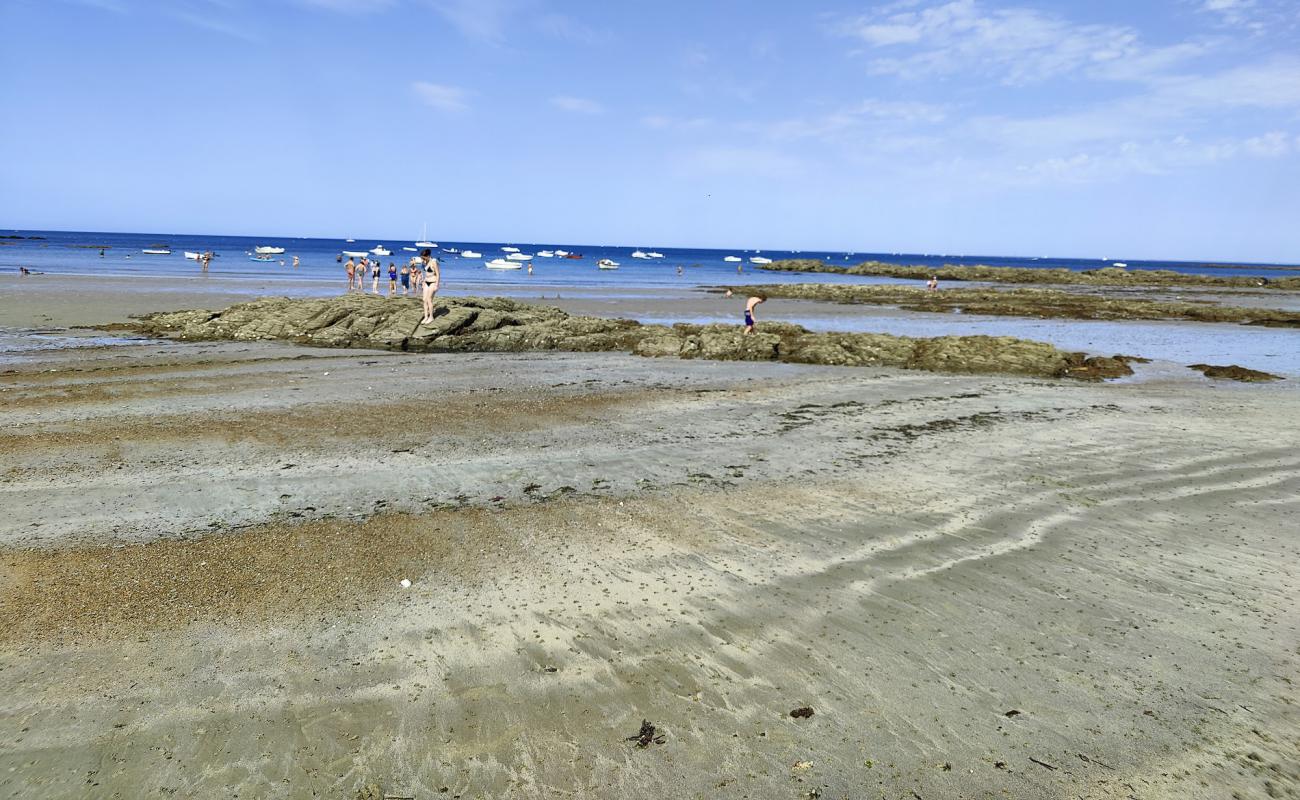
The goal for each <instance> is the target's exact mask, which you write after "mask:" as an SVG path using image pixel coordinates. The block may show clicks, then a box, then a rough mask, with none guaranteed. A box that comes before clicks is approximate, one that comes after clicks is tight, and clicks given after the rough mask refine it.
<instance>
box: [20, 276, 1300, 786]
mask: <svg viewBox="0 0 1300 800" xmlns="http://www.w3.org/2000/svg"><path fill="white" fill-rule="evenodd" d="M6 281H9V279H7V278H6ZM16 286H20V287H21V291H18V290H17V289H15V290H13V291H11V289H14V287H16ZM36 287H39V288H36ZM51 287H54V288H53V289H52V288H51ZM90 289H93V284H92V285H91V286H86V285H84V282H83V284H82V285H80V286H78V285H76V282H73V281H68V282H64V283H58V282H55V281H46V282H44V283H37V282H36V281H31V282H27V283H21V284H19V283H18V282H16V281H15V282H13V283H10V282H6V283H5V284H4V290H5V291H4V292H3V294H2V295H0V326H9V327H15V328H20V327H27V328H41V329H46V330H50V331H54V332H56V333H58V334H59V335H69V336H74V337H77V336H82V337H90V336H97V335H101V334H97V333H96V332H94V331H77V330H65V329H66V328H68V326H72V325H94V324H105V323H112V322H120V321H124V320H125V318H126V317H127V315H129V314H135V313H144V312H148V311H157V310H162V309H180V308H196V307H197V308H212V309H217V308H221V307H224V306H225V305H228V304H229V303H231V302H236V301H239V300H246V299H249V297H250V294H248V293H247V292H245V291H233V290H232V291H226V290H225V289H222V290H218V291H213V290H210V289H202V288H196V287H195V286H194V285H193V284H186V285H185V286H179V287H165V288H164V289H160V290H158V291H156V292H143V291H141V292H121V293H112V292H110V293H106V294H104V295H103V296H97V297H93V298H92V295H91V292H90V291H89V290H90ZM570 302H574V303H577V302H579V301H578V300H572V301H570ZM600 302H606V301H603V300H602V301H600ZM623 302H625V303H635V302H638V301H637V300H636V299H635V298H628V299H626V300H624V301H623ZM693 302H699V303H702V304H703V303H708V302H712V300H711V299H709V298H702V299H698V300H696V301H693ZM826 305H827V306H828V307H832V304H826ZM671 307H672V306H671V304H661V305H660V306H659V311H662V313H669V310H668V309H669V308H671ZM833 308H834V309H835V311H834V313H838V314H843V315H846V316H847V315H849V314H851V313H854V310H853V309H851V308H849V307H845V306H833ZM568 310H574V309H572V308H570V309H568ZM581 310H583V311H585V312H587V313H592V310H591V309H590V308H584V309H581ZM652 310H653V309H652ZM88 344H89V345H90V346H85V347H78V348H66V347H60V348H55V349H49V350H43V351H36V352H32V353H26V354H24V355H23V357H22V358H20V359H14V360H12V361H11V362H10V363H6V364H4V365H0V394H2V395H3V397H4V399H5V404H4V411H3V416H0V438H2V439H3V442H2V443H0V475H2V476H3V480H2V482H0V497H3V508H4V510H5V514H4V518H3V521H2V522H0V731H3V732H4V735H3V736H2V737H0V795H2V796H6V797H37V796H39V797H95V798H101V797H103V798H107V797H120V798H136V797H236V796H238V797H295V798H296V797H343V798H349V800H350V799H351V798H356V797H361V798H366V799H367V800H382V798H385V797H388V798H437V797H461V798H476V797H484V798H502V797H507V798H533V797H576V798H588V797H590V798H606V797H627V798H641V797H644V798H654V797H710V798H746V797H748V798H782V797H784V798H794V799H798V798H815V797H821V798H861V797H882V798H898V797H902V798H912V797H917V798H924V799H925V800H933V799H934V798H967V797H1014V798H1077V797H1084V798H1131V797H1137V798H1143V799H1144V800H1145V799H1146V798H1207V800H1208V798H1224V797H1239V798H1265V797H1295V796H1300V757H1298V756H1297V753H1300V715H1297V713H1296V710H1295V698H1296V689H1295V682H1296V681H1297V680H1300V608H1298V607H1297V599H1296V598H1297V592H1296V589H1297V585H1298V575H1297V570H1298V569H1300V567H1297V565H1298V564H1300V560H1298V559H1297V556H1300V539H1297V537H1296V535H1295V533H1294V532H1293V529H1294V527H1295V525H1294V520H1295V519H1296V518H1297V516H1298V513H1297V512H1300V499H1298V498H1300V457H1298V456H1297V454H1296V452H1295V447H1294V443H1295V442H1296V441H1297V440H1300V422H1298V420H1300V394H1298V393H1297V390H1296V389H1295V387H1294V385H1293V384H1295V381H1294V380H1287V381H1283V382H1279V383H1277V384H1268V385H1240V384H1235V383H1231V382H1218V381H1211V380H1208V379H1205V378H1203V377H1201V376H1199V375H1197V376H1194V377H1189V376H1186V375H1182V374H1181V373H1180V374H1179V375H1178V376H1176V377H1171V376H1166V375H1164V374H1163V373H1155V374H1151V375H1147V376H1146V377H1145V378H1144V379H1143V380H1138V381H1125V382H1120V383H1106V384H1083V383H1077V382H1068V381H1061V380H1047V379H1037V378H1018V377H1007V376H967V375H950V374H939V373H926V372H918V371H904V370H892V369H879V368H853V369H850V368H839V367H822V366H808V365H795V364H783V363H774V362H773V363H766V362H712V361H686V360H677V359H671V358H655V359H652V358H640V357H636V356H631V355H624V354H617V353H536V354H533V353H452V354H445V353H444V354H439V353H419V354H417V353H400V352H391V351H368V350H343V349H321V348H308V347H302V346H298V345H292V344H283V343H275V342H182V341H168V340H151V341H138V340H133V341H126V342H121V343H116V344H106V343H101V342H99V341H95V342H90V343H88ZM1137 354H1138V355H1141V353H1140V352H1138V353H1137ZM403 580H407V581H409V582H410V585H409V587H407V586H404V585H403V584H402V583H401V582H402V581H403ZM802 708H810V709H812V714H811V716H801V717H798V718H796V717H792V716H791V712H792V711H794V710H796V709H802ZM643 721H648V722H649V723H650V724H652V725H653V726H654V731H653V733H651V734H650V735H649V736H648V737H647V738H645V739H643V740H642V741H644V742H645V745H644V746H641V742H638V741H629V737H632V738H634V739H635V738H636V737H637V736H638V735H639V734H640V733H641V732H642V723H643Z"/></svg>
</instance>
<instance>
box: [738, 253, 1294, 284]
mask: <svg viewBox="0 0 1300 800" xmlns="http://www.w3.org/2000/svg"><path fill="white" fill-rule="evenodd" d="M759 269H765V270H773V271H777V272H828V273H835V274H839V275H872V276H877V277H885V278H910V279H913V280H918V281H924V280H929V279H930V277H932V276H937V277H938V278H939V280H940V281H941V282H942V281H985V282H989V283H1055V284H1069V285H1078V286H1236V287H1243V288H1246V287H1249V288H1264V289H1280V290H1295V289H1300V277H1282V278H1269V279H1266V278H1260V277H1258V276H1256V275H1192V274H1188V273H1184V272H1174V271H1173V270H1164V269H1160V270H1157V269H1131V270H1130V269H1120V268H1118V267H1102V268H1100V269H1091V270H1071V269H1063V268H1059V267H1058V268H1037V267H990V266H986V265H983V264H977V265H974V266H957V265H955V264H945V265H943V266H942V267H931V266H925V265H905V264H886V263H884V262H882V261H864V262H862V263H861V264H854V265H852V266H847V267H841V266H837V265H833V264H827V263H825V262H824V261H817V260H813V259H783V260H780V261H773V262H772V263H771V264H764V265H761V266H760V267H759Z"/></svg>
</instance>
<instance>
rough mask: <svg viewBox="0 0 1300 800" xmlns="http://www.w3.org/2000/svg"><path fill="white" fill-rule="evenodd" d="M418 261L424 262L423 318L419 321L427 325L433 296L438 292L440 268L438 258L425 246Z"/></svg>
mask: <svg viewBox="0 0 1300 800" xmlns="http://www.w3.org/2000/svg"><path fill="white" fill-rule="evenodd" d="M420 261H421V262H423V263H424V319H423V320H421V321H420V323H421V324H422V325H428V324H429V323H430V322H433V296H434V295H435V294H437V293H438V284H439V283H441V281H442V270H441V269H439V267H438V259H436V258H434V257H433V252H432V251H430V250H429V248H427V247H426V248H425V249H424V252H422V253H420Z"/></svg>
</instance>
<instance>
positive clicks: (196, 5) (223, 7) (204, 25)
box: [164, 0, 262, 43]
mask: <svg viewBox="0 0 1300 800" xmlns="http://www.w3.org/2000/svg"><path fill="white" fill-rule="evenodd" d="M232 11H233V9H232V8H231V6H230V4H229V3H228V2H225V0H200V2H190V3H185V2H179V3H172V4H168V5H167V6H165V12H164V13H166V14H167V16H170V17H171V18H173V19H176V20H180V21H181V22H184V23H185V24H187V25H191V26H193V27H195V28H200V29H202V30H205V31H209V32H211V33H218V34H221V35H222V36H229V37H230V38H232V39H238V40H240V41H242V42H250V43H251V42H260V41H261V40H262V37H261V34H260V31H259V29H258V28H257V26H256V25H255V24H253V23H252V22H250V21H248V20H244V19H235V18H232Z"/></svg>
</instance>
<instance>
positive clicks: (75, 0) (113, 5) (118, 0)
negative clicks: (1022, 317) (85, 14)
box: [64, 0, 130, 14]
mask: <svg viewBox="0 0 1300 800" xmlns="http://www.w3.org/2000/svg"><path fill="white" fill-rule="evenodd" d="M64 2H66V3H70V4H72V5H74V6H89V7H90V8H98V9H99V10H100V11H111V12H113V13H114V14H125V13H127V11H129V10H130V9H129V8H128V7H127V4H126V2H125V0H64Z"/></svg>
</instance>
